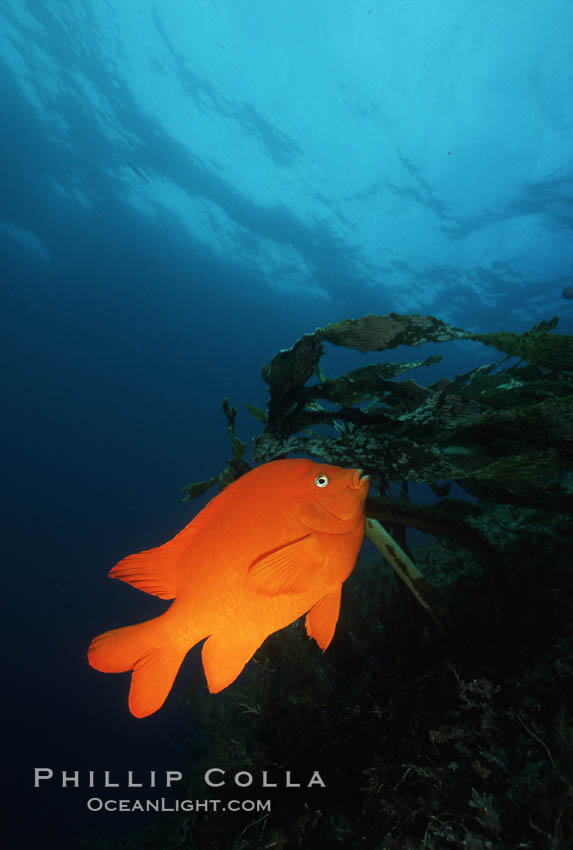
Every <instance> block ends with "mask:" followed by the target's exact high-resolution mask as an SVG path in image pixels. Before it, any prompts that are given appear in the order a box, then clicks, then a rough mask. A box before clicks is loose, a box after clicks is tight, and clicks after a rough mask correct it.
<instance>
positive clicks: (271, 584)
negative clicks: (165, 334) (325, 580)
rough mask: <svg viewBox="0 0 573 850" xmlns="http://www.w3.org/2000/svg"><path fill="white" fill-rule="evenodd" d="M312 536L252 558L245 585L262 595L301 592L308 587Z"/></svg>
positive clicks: (312, 564)
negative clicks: (253, 559)
mask: <svg viewBox="0 0 573 850" xmlns="http://www.w3.org/2000/svg"><path fill="white" fill-rule="evenodd" d="M313 549H314V547H313V543H312V535H310V534H307V535H305V536H304V537H301V538H300V539H298V540H294V541H293V542H292V543H287V544H286V545H285V546H281V547H280V549H275V550H274V551H272V552H268V553H267V554H266V555H263V556H262V557H261V558H259V559H257V560H256V561H254V562H253V563H252V564H251V565H250V567H249V571H248V573H247V585H248V586H249V587H250V588H252V589H253V590H256V591H257V593H261V594H263V595H264V596H276V595H277V594H279V593H305V592H306V591H308V589H309V570H310V569H312V568H313V566H315V565H316V564H315V562H316V554H315V553H314V552H313Z"/></svg>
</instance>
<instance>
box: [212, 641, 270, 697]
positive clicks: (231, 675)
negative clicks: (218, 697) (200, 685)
mask: <svg viewBox="0 0 573 850" xmlns="http://www.w3.org/2000/svg"><path fill="white" fill-rule="evenodd" d="M263 640H264V638H263ZM262 642H263V641H262V640H261V638H260V636H259V637H251V636H248V637H242V636H238V635H237V634H236V633H231V634H216V635H211V636H210V637H208V638H207V640H206V641H205V643H204V644H203V649H202V650H201V657H202V659H203V670H204V671H205V677H206V679H207V685H208V687H209V691H210V692H211V693H212V694H216V693H218V692H219V691H222V690H223V688H226V687H227V685H230V684H231V682H234V681H235V679H236V678H237V676H238V675H239V673H240V672H241V671H242V669H243V667H244V666H245V664H246V663H247V661H250V659H251V658H252V657H253V655H254V654H255V652H256V651H257V649H258V648H259V646H260V645H261V643H262Z"/></svg>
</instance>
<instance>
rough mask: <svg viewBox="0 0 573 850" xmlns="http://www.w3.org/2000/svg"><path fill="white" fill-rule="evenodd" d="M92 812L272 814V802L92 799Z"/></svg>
mask: <svg viewBox="0 0 573 850" xmlns="http://www.w3.org/2000/svg"><path fill="white" fill-rule="evenodd" d="M86 806H87V808H88V809H89V810H90V812H196V813H201V812H270V811H271V801H270V800H227V801H226V802H223V801H222V800H169V799H167V798H166V797H160V798H159V799H155V800H118V799H116V798H113V797H111V798H108V799H105V800H104V799H102V798H101V797H90V798H89V800H88V801H87V803H86Z"/></svg>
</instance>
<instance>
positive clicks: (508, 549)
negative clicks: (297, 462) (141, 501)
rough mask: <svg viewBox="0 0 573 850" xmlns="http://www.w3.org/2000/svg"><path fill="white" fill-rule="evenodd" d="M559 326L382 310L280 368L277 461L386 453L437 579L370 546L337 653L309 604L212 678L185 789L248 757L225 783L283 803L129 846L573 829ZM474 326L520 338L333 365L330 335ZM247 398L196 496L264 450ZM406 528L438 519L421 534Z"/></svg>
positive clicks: (519, 839)
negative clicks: (462, 362)
mask: <svg viewBox="0 0 573 850" xmlns="http://www.w3.org/2000/svg"><path fill="white" fill-rule="evenodd" d="M555 326H556V320H553V321H552V322H546V323H542V324H541V325H538V326H537V327H535V328H533V329H532V330H531V331H529V332H527V333H524V334H510V333H495V334H472V333H468V332H465V331H463V330H461V329H457V328H452V327H451V326H449V325H446V324H445V323H443V322H440V321H438V320H437V319H433V318H431V317H421V316H397V315H395V314H391V315H389V316H367V317H364V318H363V319H358V320H347V321H344V322H340V323H338V324H336V325H329V326H326V327H325V328H322V329H318V330H317V331H315V332H314V333H313V334H307V335H305V336H304V337H302V338H301V339H300V340H299V341H298V342H297V343H296V344H295V346H293V348H292V349H289V350H288V351H283V352H280V353H279V354H278V355H277V356H276V357H275V358H274V359H273V360H272V361H271V363H270V365H269V366H267V367H265V369H264V371H263V377H264V379H265V381H266V382H267V384H268V386H269V405H268V408H267V410H266V411H261V410H258V409H256V408H250V409H251V412H252V413H253V414H254V415H255V416H257V418H259V419H260V420H261V423H262V433H261V434H260V435H259V436H258V437H256V438H255V440H254V445H253V449H252V453H253V457H254V459H255V460H256V461H257V462H264V461H266V460H270V459H272V458H275V457H280V456H282V455H284V454H285V453H286V452H294V453H305V454H308V455H310V456H312V457H318V458H321V459H323V460H325V461H328V462H334V463H340V464H342V465H345V466H346V465H348V466H360V467H362V468H363V469H365V471H367V472H368V473H369V474H370V475H371V478H372V481H373V483H374V484H375V486H376V488H377V491H378V495H377V496H376V498H372V499H369V500H368V502H367V514H368V515H369V516H370V517H374V518H376V519H378V520H380V521H381V522H383V523H384V525H385V527H386V528H387V529H389V530H390V531H391V533H392V535H393V537H394V540H395V541H396V544H397V545H399V549H398V551H400V552H406V553H409V554H410V556H411V557H412V559H413V561H414V562H415V564H416V566H417V568H418V569H419V570H420V571H421V573H422V574H423V577H424V578H423V587H422V590H421V592H420V594H418V596H417V598H415V597H414V595H412V594H411V593H410V590H409V589H408V588H407V587H406V585H404V584H403V583H402V581H401V580H400V579H399V578H397V577H396V573H395V572H393V571H392V569H391V568H390V567H389V566H388V565H387V564H385V563H384V562H383V561H382V559H381V556H380V555H378V554H377V553H376V551H375V550H374V549H372V550H368V549H366V550H365V555H364V557H363V558H362V559H361V560H360V562H359V564H358V566H357V568H356V569H355V571H354V573H353V574H352V575H351V577H350V578H349V579H348V581H347V582H346V584H345V586H344V592H343V603H342V610H341V616H340V620H339V623H338V626H337V630H336V634H335V637H334V640H333V643H332V645H331V646H330V647H329V649H328V651H327V652H326V653H325V654H323V653H321V652H320V650H319V649H318V648H317V646H316V644H315V643H314V642H312V641H310V640H309V639H308V638H307V637H306V634H305V632H304V627H302V625H301V624H300V623H295V624H293V625H292V626H291V627H289V628H288V629H285V630H283V631H281V632H280V633H278V634H275V635H273V636H271V637H270V638H269V639H268V640H267V641H266V642H265V644H264V645H263V647H262V648H261V649H260V650H259V651H258V653H257V654H256V656H255V659H254V660H253V661H252V662H251V663H250V664H249V665H248V666H247V668H246V669H245V671H244V672H243V674H242V675H241V676H240V678H239V679H238V680H237V681H236V682H235V683H234V684H233V686H232V687H230V688H228V689H227V690H226V691H224V692H222V693H220V694H217V695H216V696H212V695H209V694H207V693H206V690H205V687H204V684H203V682H202V681H197V682H195V683H193V684H192V686H191V687H190V689H189V694H188V698H187V700H186V705H185V707H184V710H185V711H187V712H188V713H189V718H190V724H189V725H190V729H192V730H193V732H194V734H193V737H191V736H190V739H189V741H188V742H187V752H186V760H187V768H186V771H185V775H186V779H185V784H184V787H181V788H180V789H179V791H178V792H177V793H178V795H179V796H180V797H185V798H190V799H204V798H205V797H206V789H205V784H204V781H203V774H204V772H205V770H206V769H208V768H210V767H214V766H217V767H221V768H223V769H225V770H226V771H227V775H228V776H232V775H233V774H234V773H235V772H236V771H249V772H250V773H252V774H253V776H254V777H255V781H254V784H253V786H251V787H250V788H245V789H240V788H237V787H236V786H235V785H227V786H226V787H225V788H224V789H217V793H216V795H213V794H212V795H211V796H216V797H217V798H219V799H221V800H223V801H225V799H241V798H245V799H256V798H259V799H270V800H271V801H272V808H271V811H270V812H268V811H267V812H263V813H256V814H255V813H244V812H243V813H237V812H225V811H222V810H220V811H217V812H214V813H206V812H200V813H187V814H185V813H179V814H169V815H166V816H165V817H164V819H163V820H160V821H158V822H157V823H156V824H155V826H154V827H153V828H151V829H146V830H145V832H142V833H138V834H137V835H134V836H133V837H132V838H131V839H129V840H128V839H124V840H122V841H121V842H120V843H118V844H114V843H113V842H109V841H108V842H106V843H105V846H106V847H107V848H113V847H122V848H138V850H155V848H161V849H162V850H171V849H172V848H199V849H200V850H211V848H212V849H213V850H215V849H216V850H242V848H244V849H245V850H246V848H260V850H262V848H296V847H304V848H321V850H331V848H332V850H334V848H337V849H338V848H349V850H353V848H368V849H369V850H370V848H372V850H375V848H376V850H378V848H379V850H383V849H384V850H413V848H416V850H418V848H426V850H438V848H439V850H442V848H449V847H452V848H466V850H514V848H534V849H535V850H537V848H539V850H542V849H543V850H545V849H546V850H568V848H570V847H573V687H572V677H573V518H572V514H573V486H572V483H573V403H572V402H573V338H572V337H569V336H565V335H560V334H557V333H555V332H554V330H555ZM454 339H473V340H476V341H478V342H481V343H483V344H485V345H489V346H492V347H493V348H494V349H496V350H498V351H500V352H501V355H502V356H501V357H500V359H498V360H496V361H495V362H494V363H492V364H491V365H488V366H481V367H479V368H476V369H473V370H471V371H469V372H467V373H465V374H463V375H457V376H455V377H452V378H450V379H444V378H443V379H441V380H439V381H437V382H436V383H434V384H431V385H430V386H428V387H424V386H421V385H420V384H418V383H416V382H415V381H413V380H412V379H408V380H403V379H401V376H402V375H404V374H405V373H407V372H409V371H411V370H413V369H421V368H423V367H424V366H427V365H430V364H431V363H435V362H436V357H435V356H433V357H430V358H427V359H426V360H424V361H421V362H415V363H413V362H410V363H406V364H404V363H402V364H399V363H384V364H380V365H375V366H366V367H364V368H362V369H357V370H355V371H353V372H350V373H348V374H347V375H344V376H340V377H337V378H327V377H326V376H325V375H324V374H323V373H322V372H321V369H320V358H321V354H322V352H323V344H324V342H330V343H333V344H336V345H345V346H347V347H352V348H357V349H358V350H361V351H366V350H384V349H387V348H395V347H397V346H398V345H402V344H406V345H418V344H421V343H423V342H427V341H431V342H440V343H447V342H448V341H449V340H454ZM224 411H225V415H226V417H227V420H228V424H229V430H230V435H231V440H232V446H233V457H232V459H231V460H230V462H229V463H228V465H227V467H226V468H225V470H224V471H223V473H221V475H219V476H214V477H213V478H212V479H209V480H208V481H205V482H199V483H198V484H193V485H190V486H189V487H187V488H185V497H187V498H191V497H193V496H194V495H197V494H198V493H200V492H203V491H204V490H205V489H206V488H207V487H208V486H211V485H213V484H214V483H215V482H216V481H217V480H219V483H220V486H224V485H225V484H226V483H227V482H228V481H229V480H232V478H233V477H235V476H236V475H239V474H241V473H242V472H243V471H245V469H246V468H248V467H247V464H246V448H247V447H246V445H245V444H244V443H242V442H241V440H240V439H239V438H238V437H237V436H236V434H235V415H236V411H235V409H234V408H232V407H231V406H230V405H229V404H228V402H225V405H224ZM411 482H413V483H418V484H425V485H427V486H428V487H431V489H432V491H433V494H434V503H433V504H432V505H431V506H429V505H424V506H421V505H416V504H414V503H413V502H412V500H411V497H410V496H411V490H412V488H411V486H410V488H409V484H410V483H411ZM454 483H455V484H456V485H459V486H460V487H461V488H463V490H462V491H460V490H459V489H456V490H455V488H454V487H453V485H454ZM454 490H455V492H457V493H465V494H467V497H468V498H455V499H454V498H452V493H453V492H454ZM406 528H413V529H418V530H419V531H421V532H425V533H426V535H429V536H423V535H421V534H418V536H417V537H416V538H415V539H414V542H413V543H412V540H411V539H410V538H409V537H407V536H406ZM408 543H410V547H409V546H408ZM414 543H415V545H414ZM410 549H411V551H410ZM393 566H394V567H396V564H394V565H393ZM420 601H422V605H420V604H418V603H419V602H420ZM198 730H199V733H198ZM197 733H198V734H197ZM286 770H288V771H291V775H292V779H293V780H298V781H301V782H303V783H306V782H307V781H308V779H309V778H310V774H311V773H312V771H313V770H319V771H320V774H321V776H322V777H323V779H324V781H325V783H326V788H325V789H322V788H318V787H312V788H305V787H303V788H301V789H293V788H289V789H285V788H284V787H283V788H280V787H279V788H277V789H276V790H273V789H262V788H260V782H259V777H261V776H262V772H263V771H268V774H269V778H270V779H273V780H276V778H277V777H278V778H279V781H281V780H282V778H283V777H284V773H285V771H286ZM82 846H84V847H88V846H90V847H94V846H99V847H103V846H104V845H102V844H99V845H94V844H89V843H87V842H84V843H83V845H82Z"/></svg>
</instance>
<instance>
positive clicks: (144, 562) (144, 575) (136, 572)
mask: <svg viewBox="0 0 573 850" xmlns="http://www.w3.org/2000/svg"><path fill="white" fill-rule="evenodd" d="M175 539H177V538H174V540H175ZM174 540H169V541H168V542H167V543H164V544H163V546H157V547H155V549H146V550H145V551H143V552H136V553H135V554H134V555H128V556H127V558H123V559H122V560H121V561H120V562H119V563H118V564H116V565H115V567H113V569H112V570H110V572H109V577H110V578H118V579H120V580H121V581H126V582H127V583H128V584H132V585H133V586H134V587H138V588H139V589H140V590H144V591H145V593H152V594H153V595H154V596H159V597H161V599H174V598H175V596H177V590H178V586H179V585H178V577H179V571H178V564H179V558H178V557H176V555H177V554H178V553H177V549H178V548H179V547H174V546H173V545H172V544H173V543H174Z"/></svg>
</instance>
